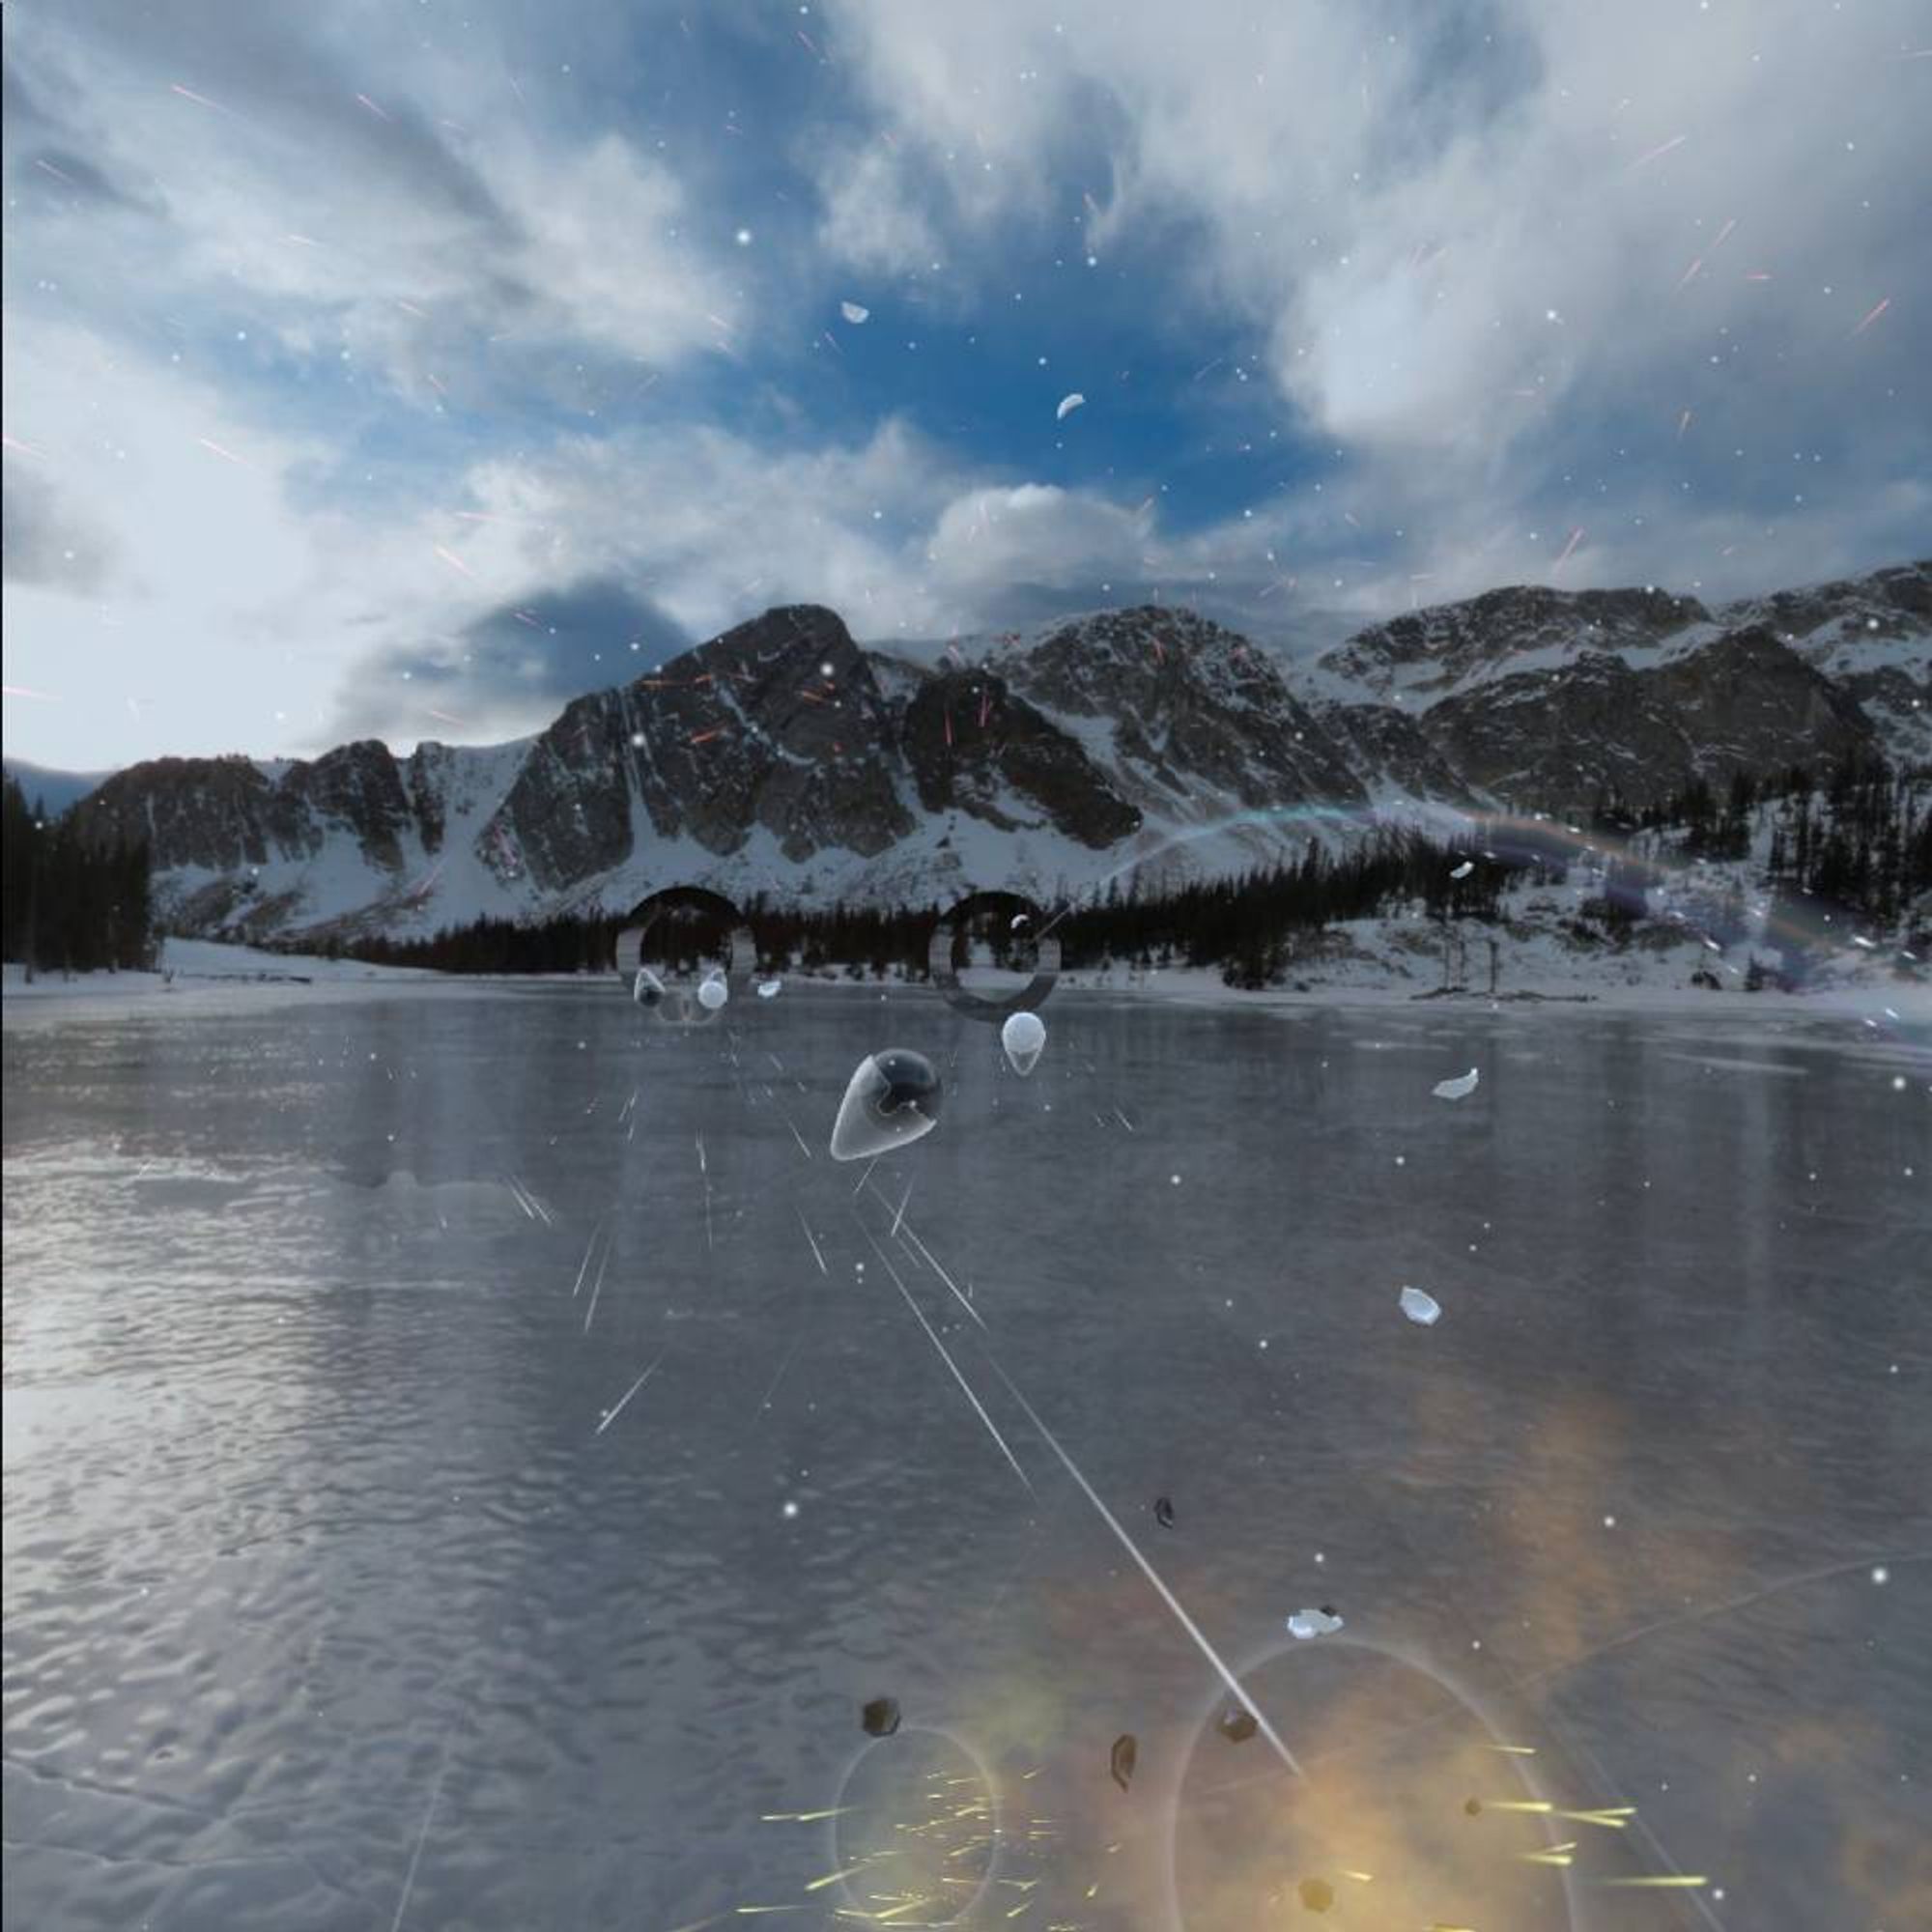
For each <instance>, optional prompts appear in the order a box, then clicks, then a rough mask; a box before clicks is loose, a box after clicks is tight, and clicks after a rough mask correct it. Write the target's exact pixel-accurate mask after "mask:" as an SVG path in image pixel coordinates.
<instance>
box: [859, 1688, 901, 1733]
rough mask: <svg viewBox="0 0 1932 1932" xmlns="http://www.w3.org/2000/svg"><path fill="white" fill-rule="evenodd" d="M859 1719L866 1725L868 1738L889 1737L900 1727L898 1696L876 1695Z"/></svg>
mask: <svg viewBox="0 0 1932 1932" xmlns="http://www.w3.org/2000/svg"><path fill="white" fill-rule="evenodd" d="M859 1720H860V1722H862V1723H863V1724H864V1725H865V1726H866V1735H867V1737H868V1738H889V1737H891V1736H892V1734H893V1733H894V1732H895V1730H897V1729H898V1727H899V1700H898V1699H897V1698H896V1697H874V1698H873V1699H872V1701H871V1702H870V1703H869V1704H867V1706H866V1708H865V1709H864V1710H863V1711H861V1712H860V1714H859Z"/></svg>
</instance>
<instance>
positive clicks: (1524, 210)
mask: <svg viewBox="0 0 1932 1932" xmlns="http://www.w3.org/2000/svg"><path fill="white" fill-rule="evenodd" d="M1912 14H1913V10H1912V9H1911V8H1910V7H1909V6H1907V5H1904V4H1900V0H1879V4H1875V5H1873V6H1869V7H1865V8H1861V9H1860V10H1859V11H1858V13H1857V14H1847V13H1843V12H1838V11H1833V10H1819V9H1816V8H1813V7H1810V6H1808V5H1804V4H1801V0H1767V4H1764V5H1760V6H1753V7H1751V8H1748V9H1743V8H1719V9H1714V10H1710V11H1705V12H1700V11H1697V10H1691V9H1686V8H1682V7H1679V6H1676V5H1674V4H1669V5H1666V4H1662V0H1649V3H1648V4H1643V3H1642V0H1640V4H1636V5H1634V6H1630V7H1617V8H1603V7H1599V6H1596V5H1594V4H1591V0H1569V4H1549V0H1488V4H1484V5H1478V6H1472V7H1469V8H1466V9H1458V10H1441V11H1440V13H1439V14H1438V13H1435V12H1434V11H1432V12H1430V13H1427V14H1418V13H1417V12H1416V11H1415V10H1410V9H1402V8H1396V7H1393V6H1370V7H1363V8H1350V9H1346V10H1332V9H1328V10H1324V9H1310V8H1279V9H1271V10H1262V11H1259V12H1257V11H1256V10H1252V9H1245V8H1242V9H1235V8H1214V7H1206V8H1198V9H1195V10H1193V11H1191V12H1190V14H1189V15H1188V19H1187V25H1186V31H1185V32H1176V31H1175V30H1174V23H1173V21H1172V20H1171V19H1170V18H1169V17H1168V16H1167V15H1166V14H1163V13H1161V12H1160V10H1157V9H1146V8H1120V7H1117V6H1115V5H1112V4H1111V0H1067V4H1065V5H1056V6H1055V7H1053V8H1051V9H1046V10H1042V9H1039V8H1037V7H1034V6H1032V5H1031V4H1029V0H987V4H985V5H982V6H978V7H974V8H971V9H947V10H925V9H920V10H912V9H906V8H902V7H898V6H895V5H893V4H891V0H833V7H832V17H833V20H834V23H835V27H836V43H837V45H838V48H839V49H840V51H841V52H843V53H844V54H845V55H846V56H847V58H849V59H851V60H853V61H854V62H855V64H856V67H857V71H858V72H859V73H860V75H861V76H862V78H863V82H864V84H865V86H866V88H867V95H868V98H869V99H870V102H871V105H872V107H873V109H874V111H875V112H876V113H877V114H878V115H879V116H880V117H881V120H882V122H883V124H884V127H885V128H886V129H887V131H889V132H890V133H891V134H892V136H893V139H894V142H895V154H896V156H898V159H897V167H898V169H899V171H900V176H901V178H902V185H901V187H900V189H899V192H900V193H902V194H905V195H919V194H922V193H923V194H924V195H925V196H926V197H927V201H928V205H929V206H931V207H933V208H935V209H938V210H941V211H943V213H944V218H945V223H946V233H945V236H944V240H945V243H946V245H947V246H948V248H949V253H950V254H952V253H957V252H960V251H963V250H966V249H969V248H970V247H971V246H972V245H973V243H974V241H975V239H976V238H980V239H984V238H986V237H988V236H990V235H992V234H993V233H994V232H995V231H996V228H997V225H998V224H999V223H1000V222H1002V221H1006V220H1010V219H1013V218H1017V217H1023V216H1024V215H1025V214H1026V213H1027V212H1028V211H1029V210H1030V209H1032V208H1035V207H1036V206H1037V202H1038V197H1039V192H1040V184H1041V182H1042V180H1043V179H1044V180H1059V181H1061V182H1062V183H1063V184H1064V185H1066V186H1076V185H1084V184H1083V183H1081V182H1080V181H1079V180H1078V178H1077V177H1076V178H1074V179H1071V180H1068V179H1067V177H1066V170H1067V169H1068V168H1069V166H1071V165H1074V162H1075V158H1076V153H1074V152H1070V151H1069V146H1068V141H1069V136H1068V131H1067V130H1068V129H1069V128H1075V127H1078V128H1088V129H1090V130H1097V132H1096V133H1095V136H1094V138H1095V139H1096V141H1097V143H1098V151H1097V152H1094V153H1091V154H1089V155H1087V156H1084V157H1078V158H1080V159H1082V160H1084V165H1085V166H1086V167H1087V168H1088V169H1089V171H1091V172H1092V173H1093V174H1094V176H1095V177H1101V176H1104V178H1105V180H1106V182H1107V183H1108V188H1107V190H1106V191H1105V193H1104V195H1095V196H1094V198H1093V199H1092V201H1091V204H1090V206H1091V208H1092V211H1093V213H1092V219H1091V221H1090V241H1091V242H1092V243H1093V244H1094V245H1098V246H1107V245H1111V244H1113V243H1115V242H1117V241H1120V240H1121V239H1122V238H1123V237H1125V236H1128V235H1131V234H1132V233H1133V232H1134V231H1135V230H1136V229H1138V228H1151V227H1153V226H1155V225H1162V232H1163V234H1164V235H1172V236H1177V237H1179V238H1181V239H1180V240H1179V241H1177V242H1176V245H1175V247H1174V251H1173V256H1172V266H1173V269H1174V271H1175V281H1176V291H1175V298H1174V300H1173V301H1172V303H1171V304H1170V305H1169V308H1168V311H1167V313H1169V314H1170V315H1171V317H1172V319H1173V321H1174V324H1175V326H1176V327H1179V328H1182V329H1184V328H1186V327H1189V326H1191V325H1192V324H1194V323H1195V322H1197V321H1198V320H1199V319H1200V318H1201V317H1202V316H1203V315H1204V314H1207V313H1215V314H1229V313H1233V314H1236V315H1242V316H1245V317H1246V318H1247V320H1248V323H1249V326H1250V327H1251V330H1252V332H1253V336H1254V339H1255V341H1256V343H1257V345H1258V356H1259V359H1260V360H1261V361H1262V363H1263V364H1264V366H1265V368H1266V369H1267V371H1268V373H1269V374H1270V375H1271V376H1272V377H1273V379H1274V381H1275V383H1276V384H1277V387H1278V390H1279V393H1280V394H1281V396H1282V398H1283V399H1284V400H1285V401H1286V402H1287V403H1288V404H1290V405H1291V406H1292V407H1293V411H1294V412H1295V415H1296V417H1297V418H1298V420H1299V421H1300V422H1301V423H1302V424H1303V425H1304V426H1305V427H1306V429H1307V430H1308V431H1309V432H1311V433H1312V434H1314V435H1316V436H1318V437H1327V438H1331V439H1334V440H1338V441H1339V442H1340V444H1341V445H1342V446H1343V447H1344V448H1345V449H1346V450H1347V451H1348V452H1349V453H1350V455H1352V456H1354V457H1355V458H1357V459H1358V460H1359V461H1360V462H1362V463H1365V464H1371V465H1375V466H1378V467H1377V469H1376V479H1377V481H1378V484H1379V485H1384V486H1386V489H1387V493H1388V494H1389V495H1391V496H1401V497H1406V498H1407V499H1408V501H1409V502H1410V503H1412V504H1415V505H1416V507H1417V509H1418V510H1419V511H1420V512H1421V514H1422V515H1423V516H1424V517H1432V518H1433V517H1440V518H1442V519H1444V520H1445V521H1447V522H1449V523H1458V522H1460V521H1461V519H1462V516H1463V512H1464V511H1465V510H1466V509H1467V508H1468V506H1470V505H1471V504H1479V505H1480V506H1481V507H1480V510H1479V511H1478V512H1477V516H1478V520H1479V521H1480V519H1481V518H1482V517H1487V518H1489V519H1490V520H1491V521H1492V523H1502V522H1507V521H1516V522H1518V523H1519V524H1520V525H1521V524H1522V520H1523V519H1524V517H1525V516H1529V515H1533V514H1534V513H1535V510H1536V506H1537V505H1538V504H1539V503H1549V502H1553V501H1555V500H1557V499H1558V498H1560V497H1563V496H1564V495H1565V494H1566V493H1567V495H1568V497H1570V498H1571V499H1572V500H1573V501H1574V503H1575V504H1576V506H1577V508H1576V514H1575V516H1574V518H1573V520H1572V521H1573V526H1574V525H1575V524H1587V523H1595V522H1612V521H1618V520H1621V521H1623V522H1624V523H1625V525H1626V526H1629V527H1631V528H1637V527H1640V526H1634V525H1632V524H1631V522H1630V520H1631V519H1633V518H1634V517H1635V516H1637V515H1639V514H1640V512H1639V511H1638V510H1637V509H1636V508H1635V507H1634V501H1635V498H1637V497H1641V496H1642V495H1643V494H1644V493H1645V492H1646V491H1647V490H1649V489H1650V488H1651V487H1652V484H1651V480H1650V478H1648V477H1644V476H1640V475H1639V474H1638V469H1637V465H1636V464H1635V463H1634V462H1623V461H1620V460H1619V459H1620V458H1621V457H1623V456H1624V455H1626V454H1627V453H1628V444H1629V443H1632V442H1634V443H1638V444H1641V445H1643V446H1644V451H1645V452H1648V453H1649V454H1650V455H1651V456H1652V457H1653V459H1654V460H1653V464H1652V468H1653V469H1655V468H1656V460H1661V458H1662V455H1663V454H1665V453H1667V456H1668V460H1669V461H1670V462H1672V463H1673V464H1674V465H1675V467H1676V469H1678V470H1679V471H1680V472H1689V473H1690V474H1691V475H1692V476H1694V477H1695V478H1696V479H1697V480H1696V482H1694V483H1693V484H1692V486H1691V492H1690V494H1702V493H1705V492H1716V493H1720V494H1721V495H1722V496H1723V497H1725V498H1726V499H1728V500H1729V501H1730V502H1731V503H1732V504H1734V505H1735V504H1737V503H1738V502H1739V501H1740V500H1742V501H1745V502H1748V503H1752V504H1754V505H1762V506H1769V505H1771V504H1774V503H1779V502H1780V499H1782V500H1781V505H1780V506H1781V508H1782V510H1783V511H1784V512H1785V513H1786V514H1785V517H1784V521H1785V523H1786V526H1793V525H1796V526H1804V525H1806V524H1808V523H1809V521H1810V519H1809V517H1808V516H1807V515H1806V514H1804V510H1805V505H1804V501H1803V500H1802V499H1801V500H1793V499H1794V497H1802V493H1797V492H1787V491H1785V490H1784V489H1783V488H1782V485H1783V482H1784V477H1783V474H1782V473H1781V472H1780V471H1777V470H1776V469H1774V468H1773V466H1774V465H1776V464H1781V463H1788V462H1789V461H1790V453H1791V450H1792V449H1793V448H1794V447H1804V446H1810V447H1816V446H1817V445H1818V444H1819V442H1820V441H1821V440H1828V439H1832V438H1833V435H1834V433H1835V432H1836V431H1838V430H1839V429H1840V428H1841V427H1842V425H1843V424H1844V422H1845V421H1846V420H1847V419H1848V418H1849V417H1856V418H1857V419H1858V420H1859V421H1860V423H1861V456H1860V461H1861V472H1862V477H1863V479H1864V480H1865V481H1866V482H1868V483H1869V485H1870V487H1871V490H1872V492H1873V493H1874V496H1878V495H1880V494H1882V493H1883V492H1884V491H1886V490H1888V489H1889V488H1891V487H1892V485H1893V484H1894V483H1895V482H1896V481H1897V480H1898V479H1900V478H1902V477H1905V476H1908V475H1909V474H1911V473H1912V472H1913V470H1914V469H1918V470H1920V471H1921V472H1922V469H1923V463H1924V457H1925V435H1924V417H1923V412H1922V410H1920V411H1907V412H1899V411H1898V410H1897V409H1896V408H1895V407H1888V403H1889V402H1890V403H1892V404H1895V402H1896V399H1897V396H1898V395H1899V394H1900V393H1910V394H1913V395H1916V396H1918V398H1920V399H1921V400H1922V399H1923V397H1924V395H1925V378H1924V375H1923V371H1922V369H1921V368H1918V367H1916V366H1915V364H1914V361H1913V352H1912V351H1911V349H1910V347H1909V344H1908V331H1906V330H1904V329H1894V330H1893V332H1892V333H1891V334H1889V336H1882V335H1880V334H1879V333H1878V332H1877V331H1873V332H1872V333H1871V334H1869V335H1865V336H1859V335H1857V334H1856V333H1855V331H1856V329H1857V327H1858V325H1859V323H1860V321H1861V317H1863V316H1864V315H1865V314H1866V313H1867V312H1868V311H1869V310H1870V309H1871V308H1872V307H1873V306H1875V305H1876V304H1877V303H1878V302H1879V301H1880V300H1881V299H1883V298H1886V297H1887V296H1888V295H1889V296H1890V298H1891V301H1892V306H1893V308H1894V309H1895V310H1898V311H1900V312H1901V313H1902V311H1903V310H1904V309H1905V308H1906V307H1908V306H1909V307H1910V308H1912V309H1913V310H1914V311H1915V312H1918V313H1920V314H1922V313H1923V312H1924V310H1925V308H1926V306H1927V305H1928V302H1932V255H1928V253H1927V251H1926V250H1925V249H1924V247H1923V245H1922V236H1923V205H1922V198H1921V197H1920V196H1919V195H1918V194H1917V193H1916V192H1915V191H1914V190H1913V189H1912V188H1911V187H1910V186H1909V184H1911V183H1913V182H1916V181H1922V179H1923V176H1924V171H1925V167H1926V165H1927V163H1928V149H1927V143H1926V138H1925V134H1924V120H1923V106H1922V90H1921V88H1920V87H1919V86H1918V84H1917V81H1916V78H1915V72H1914V69H1913V68H1912V66H1911V65H1910V64H1909V63H1907V62H1905V61H1903V60H1902V59H1901V58H1900V56H1901V54H1902V53H1904V52H1906V51H1908V50H1909V49H1910V48H1912V47H1913V46H1914V45H1916V44H1917V42H1916V41H1915V39H1914V32H1915V30H1914V29H1913V27H1912ZM1922 38H1923V37H1922V35H1919V36H1918V39H1919V40H1922ZM1096 100H1097V101H1099V102H1102V103H1105V104H1106V107H1107V109H1108V110H1110V111H1107V112H1103V113H1095V112H1094V111H1092V110H1093V103H1094V102H1095V101H1096ZM1853 100H1856V101H1857V102H1859V108H1858V111H1857V113H1856V114H1855V115H1848V114H1846V113H1845V112H1843V111H1842V106H1843V103H1844V102H1847V101H1853ZM837 235H838V230H837V228H836V227H834V228H832V229H829V230H828V240H829V241H836V240H837ZM1908 292H1909V294H1908ZM1687 410H1688V411H1689V412H1690V422H1691V428H1690V437H1689V441H1688V446H1687V447H1681V448H1679V447H1674V446H1670V447H1668V448H1667V452H1666V449H1665V446H1669V445H1674V444H1675V442H1676V437H1677V433H1676V429H1675V426H1676V425H1677V424H1678V423H1679V421H1680V420H1681V418H1682V415H1683V412H1685V411H1687ZM1579 426H1580V427H1581V431H1582V433H1581V434H1580V435H1579V434H1578V428H1579ZM1619 440H1624V441H1626V444H1627V448H1626V450H1625V451H1617V452H1616V454H1615V455H1613V454H1612V452H1613V451H1616V445H1617V443H1618V441H1619ZM1639 453H1643V452H1639ZM1418 461H1421V462H1424V463H1426V464H1427V465H1429V466H1430V468H1429V469H1428V470H1427V472H1426V474H1427V478H1428V480H1429V481H1430V482H1431V483H1432V484H1433V486H1434V487H1433V489H1432V490H1430V491H1428V492H1424V491H1421V490H1419V489H1418V488H1417V482H1418V476H1417V471H1416V465H1417V463H1418ZM1579 472H1581V473H1579ZM1816 500H1817V499H1816V497H1815V496H1814V497H1813V501H1814V504H1815V503H1816ZM1586 508H1588V509H1589V510H1590V511H1591V514H1590V515H1588V516H1586V515H1585V514H1584V511H1585V509H1586ZM1840 514H1841V515H1842V514H1843V512H1842V510H1841V512H1840ZM1413 521H1414V519H1411V522H1413ZM1650 527H1651V528H1652V530H1653V531H1654V530H1655V529H1656V527H1657V524H1656V521H1655V520H1652V522H1651V524H1650ZM1618 548H1619V549H1628V548H1635V549H1641V548H1642V546H1641V545H1640V544H1634V543H1633V544H1625V545H1620V546H1618ZM1646 554H1655V553H1646ZM1709 561H1710V563H1711V565H1712V567H1713V568H1714V569H1715V567H1716V564H1717V561H1718V559H1717V558H1716V557H1715V556H1713V557H1712V558H1710V559H1709ZM1654 567H1655V566H1653V568H1654Z"/></svg>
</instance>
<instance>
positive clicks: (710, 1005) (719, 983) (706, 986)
mask: <svg viewBox="0 0 1932 1932" xmlns="http://www.w3.org/2000/svg"><path fill="white" fill-rule="evenodd" d="M730 997H731V989H730V987H729V986H727V985H726V984H725V981H724V980H722V979H721V978H720V977H719V976H718V975H717V974H716V973H714V974H713V975H712V976H711V977H710V979H708V980H704V981H703V983H702V984H701V985H699V987H698V989H697V1004H698V1005H699V1006H700V1007H702V1008H703V1009H704V1010H705V1011H706V1012H707V1013H715V1012H717V1011H718V1010H719V1009H720V1008H722V1007H723V1006H724V1004H725V1001H726V1000H728V999H729V998H730Z"/></svg>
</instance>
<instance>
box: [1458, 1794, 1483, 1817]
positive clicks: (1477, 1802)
mask: <svg viewBox="0 0 1932 1932" xmlns="http://www.w3.org/2000/svg"><path fill="white" fill-rule="evenodd" d="M1463 1810H1464V1811H1466V1812H1467V1813H1468V1814H1469V1816H1470V1817H1472V1818H1480V1817H1481V1816H1482V1815H1483V1801H1482V1800H1481V1799H1480V1798H1472V1799H1470V1800H1469V1802H1468V1804H1465V1805H1463Z"/></svg>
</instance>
